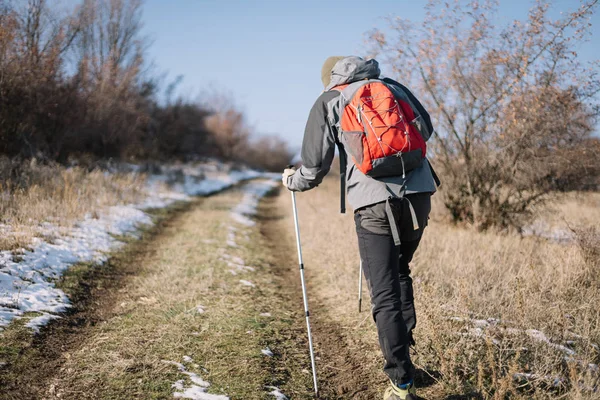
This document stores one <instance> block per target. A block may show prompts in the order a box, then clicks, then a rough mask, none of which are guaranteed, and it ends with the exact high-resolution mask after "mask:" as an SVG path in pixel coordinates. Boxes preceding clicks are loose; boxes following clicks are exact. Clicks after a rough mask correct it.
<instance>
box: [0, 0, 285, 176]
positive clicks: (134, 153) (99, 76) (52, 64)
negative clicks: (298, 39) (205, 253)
mask: <svg viewBox="0 0 600 400" xmlns="http://www.w3.org/2000/svg"><path fill="white" fill-rule="evenodd" d="M58 4H60V3H58V2H56V3H54V2H47V1H46V0H26V1H15V0H0V154H1V155H5V156H8V157H19V158H31V157H35V158H37V159H39V160H49V161H57V162H60V163H66V162H69V161H70V160H72V159H77V158H80V157H92V158H95V159H106V158H112V159H117V160H165V159H189V158H191V157H199V156H211V157H220V158H222V159H226V160H233V161H239V162H243V163H245V164H249V165H251V166H255V167H262V168H266V169H277V170H279V169H280V168H282V167H283V166H285V165H286V163H287V162H288V161H289V159H290V157H291V154H290V151H289V149H288V147H287V145H286V143H285V142H284V141H282V140H281V139H279V138H277V137H268V136H265V137H255V136H254V135H253V133H252V130H251V129H250V128H249V127H248V125H247V123H246V122H245V119H244V115H243V113H242V112H241V111H240V110H239V109H237V108H236V106H235V105H234V102H233V101H232V100H231V99H228V98H227V97H224V96H215V99H211V101H209V102H205V103H206V104H204V105H200V104H198V103H197V102H194V101H189V100H186V99H183V98H175V99H173V98H172V96H171V95H170V94H171V93H172V92H173V90H174V87H175V85H176V83H177V82H173V83H171V84H169V85H168V88H167V90H166V91H167V92H168V93H167V94H168V95H167V96H166V98H167V100H166V101H164V100H163V101H160V99H159V97H160V93H159V91H160V89H159V88H160V87H161V84H162V82H161V81H162V78H161V77H158V76H153V75H152V74H151V73H150V72H149V70H148V65H150V63H149V60H147V48H148V41H147V40H146V39H145V38H144V36H143V35H142V32H141V30H142V20H141V16H142V2H141V0H83V1H81V2H80V3H79V4H76V5H75V6H72V7H66V6H63V7H60V6H58ZM216 97H219V98H216ZM212 100H214V101H212ZM266 154H268V156H265V155H266Z"/></svg>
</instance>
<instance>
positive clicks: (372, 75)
mask: <svg viewBox="0 0 600 400" xmlns="http://www.w3.org/2000/svg"><path fill="white" fill-rule="evenodd" d="M380 73H381V71H380V70H379V63H378V62H377V61H376V60H368V61H367V60H364V59H363V58H361V57H354V56H352V57H346V58H344V59H342V60H340V61H338V62H337V63H336V64H335V65H334V66H333V69H332V70H331V82H330V83H329V85H328V86H327V87H326V88H325V90H326V91H327V90H331V89H332V88H334V87H336V86H339V85H344V84H346V83H352V82H356V81H360V80H362V79H376V78H379V74H380Z"/></svg>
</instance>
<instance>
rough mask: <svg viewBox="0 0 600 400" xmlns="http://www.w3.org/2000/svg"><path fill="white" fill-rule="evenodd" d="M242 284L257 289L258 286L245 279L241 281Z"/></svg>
mask: <svg viewBox="0 0 600 400" xmlns="http://www.w3.org/2000/svg"><path fill="white" fill-rule="evenodd" d="M240 283H241V284H242V285H244V286H250V287H256V285H255V284H254V283H252V282H250V281H246V280H244V279H240Z"/></svg>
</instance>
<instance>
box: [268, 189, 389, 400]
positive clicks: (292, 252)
mask: <svg viewBox="0 0 600 400" xmlns="http://www.w3.org/2000/svg"><path fill="white" fill-rule="evenodd" d="M287 194H288V192H287V191H285V192H283V191H282V192H281V193H280V194H279V195H280V196H281V195H287ZM262 210H263V211H262V213H261V215H262V216H263V218H262V219H261V230H262V233H263V235H265V236H266V237H267V238H268V239H269V242H270V246H271V251H272V252H273V254H274V256H275V257H276V259H277V260H278V261H279V262H278V267H277V268H275V269H274V273H276V274H279V275H281V276H282V277H283V279H282V282H284V287H283V290H284V292H285V293H286V295H287V296H288V297H289V304H290V308H291V309H292V310H293V309H294V308H296V309H297V310H298V314H297V317H296V318H297V321H298V324H302V325H303V333H304V335H303V337H301V338H297V339H296V340H297V341H298V346H305V348H306V352H307V353H308V344H307V341H306V339H305V338H306V326H305V325H304V313H303V304H302V290H301V284H300V275H299V272H298V260H297V250H296V243H295V242H294V237H293V236H292V235H290V232H289V229H290V225H289V221H288V220H286V219H287V218H289V217H290V214H291V210H283V209H281V208H280V205H278V204H277V199H275V198H268V199H266V200H265V201H264V202H263V206H262ZM265 215H268V218H264V216H265ZM300 229H302V227H300ZM307 290H308V300H309V308H310V313H311V329H312V332H313V342H314V345H315V352H316V357H317V361H316V363H317V378H318V381H319V392H320V398H321V399H328V400H329V399H361V400H367V399H368V400H373V399H376V398H379V395H380V394H379V392H378V391H377V389H376V388H377V387H381V386H382V383H383V374H382V373H381V371H379V370H377V369H373V368H370V367H368V366H367V364H368V363H366V362H365V359H364V355H365V354H366V353H368V352H370V353H371V354H372V351H373V347H372V346H368V345H365V344H364V343H361V342H360V340H358V339H357V338H356V335H355V334H354V332H352V331H349V330H348V329H347V328H345V327H343V326H340V325H338V324H336V323H335V322H333V321H332V320H331V319H330V318H328V312H327V310H326V309H323V307H322V302H321V301H320V298H319V292H318V290H317V289H316V288H314V287H313V285H311V281H310V280H307ZM365 315H366V314H365Z"/></svg>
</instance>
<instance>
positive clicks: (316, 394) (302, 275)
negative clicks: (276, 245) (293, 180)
mask: <svg viewBox="0 0 600 400" xmlns="http://www.w3.org/2000/svg"><path fill="white" fill-rule="evenodd" d="M291 193H292V206H293V208H294V226H295V227H296V245H297V246H298V263H299V264H300V280H301V281H302V299H303V300H304V313H305V315H306V329H307V331H308V346H309V348H310V364H311V366H312V373H313V383H314V385H315V397H319V389H318V386H317V368H316V367H315V353H314V351H313V343H312V336H311V334H310V319H309V317H310V314H309V312H308V297H307V296H306V282H305V281H304V263H303V262H302V246H301V244H300V229H299V228H298V208H297V207H296V193H295V192H291Z"/></svg>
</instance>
